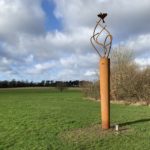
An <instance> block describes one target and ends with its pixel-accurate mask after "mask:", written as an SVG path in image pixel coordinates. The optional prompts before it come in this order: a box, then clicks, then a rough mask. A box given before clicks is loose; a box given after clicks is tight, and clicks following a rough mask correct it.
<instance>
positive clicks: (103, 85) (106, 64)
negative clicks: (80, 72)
mask: <svg viewBox="0 0 150 150" xmlns="http://www.w3.org/2000/svg"><path fill="white" fill-rule="evenodd" d="M109 93H110V59H109V58H101V59H100V95H101V121H102V128H103V129H108V128H109V127H110V94H109Z"/></svg>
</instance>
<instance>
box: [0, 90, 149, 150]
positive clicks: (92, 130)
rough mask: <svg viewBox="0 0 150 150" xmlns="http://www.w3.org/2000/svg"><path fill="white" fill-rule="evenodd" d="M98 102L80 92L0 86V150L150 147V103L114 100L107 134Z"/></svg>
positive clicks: (144, 149) (143, 149) (146, 149)
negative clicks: (115, 126) (116, 128)
mask: <svg viewBox="0 0 150 150" xmlns="http://www.w3.org/2000/svg"><path fill="white" fill-rule="evenodd" d="M99 112H100V110H99V103H98V102H94V101H90V100H85V99H83V98H82V94H81V93H80V92H79V91H74V90H68V91H66V92H62V93H60V92H57V91H55V90H52V89H48V88H47V89H40V88H39V89H8V90H7V89H6V90H0V150H7V149H8V150H55V149H58V150H67V149H68V150H74V149H77V150H78V149H79V150H80V149H82V150H88V149H90V150H94V149H97V150H149V149H150V107H147V106H125V105H119V104H112V105H111V124H116V123H117V124H118V123H119V124H122V127H121V128H122V129H123V130H124V131H121V132H119V133H116V132H115V131H113V130H112V131H109V132H108V133H107V132H105V133H103V132H102V131H101V130H99V129H100V128H99V127H98V124H100V116H99Z"/></svg>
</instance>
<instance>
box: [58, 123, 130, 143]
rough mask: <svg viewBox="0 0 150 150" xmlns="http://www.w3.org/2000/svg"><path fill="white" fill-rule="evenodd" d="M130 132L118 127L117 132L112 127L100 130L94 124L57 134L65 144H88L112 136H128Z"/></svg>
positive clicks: (98, 126)
mask: <svg viewBox="0 0 150 150" xmlns="http://www.w3.org/2000/svg"><path fill="white" fill-rule="evenodd" d="M131 131H133V130H132V129H130V128H126V127H120V128H119V131H115V127H114V126H112V127H111V128H110V129H108V130H102V129H101V125H100V124H96V125H91V126H89V127H86V128H79V129H74V130H70V131H65V132H63V133H60V134H59V138H60V139H61V140H63V141H66V142H79V141H80V142H88V141H92V140H95V139H98V138H100V139H103V138H106V137H108V136H113V135H114V136H116V135H120V134H129V133H130V132H131Z"/></svg>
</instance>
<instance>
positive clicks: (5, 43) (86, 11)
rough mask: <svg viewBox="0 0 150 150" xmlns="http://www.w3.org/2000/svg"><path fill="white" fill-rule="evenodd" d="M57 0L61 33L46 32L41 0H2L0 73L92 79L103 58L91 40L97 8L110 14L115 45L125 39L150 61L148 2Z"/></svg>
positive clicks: (17, 75) (109, 24)
mask: <svg viewBox="0 0 150 150" xmlns="http://www.w3.org/2000/svg"><path fill="white" fill-rule="evenodd" d="M50 1H51V0H50ZM53 1H54V2H55V5H56V8H55V12H54V14H55V16H56V17H57V18H58V20H60V21H62V26H63V29H62V30H59V31H58V30H54V31H45V29H44V25H45V17H46V15H45V14H44V10H43V9H42V7H41V2H42V0H0V7H1V9H0V55H1V60H0V73H1V74H2V72H3V74H5V75H6V77H8V76H9V78H10V75H11V74H12V73H14V74H15V73H16V74H15V75H14V76H13V77H18V78H19V77H20V78H26V77H27V78H29V79H33V80H34V77H36V79H37V80H38V79H39V80H40V79H44V78H52V79H56V80H57V79H63V80H65V79H67V80H69V79H92V75H93V76H94V72H95V70H96V69H97V68H98V61H99V58H98V56H97V54H96V53H95V52H94V49H93V47H92V46H91V44H90V41H89V39H90V37H91V35H92V31H93V28H94V25H95V23H96V20H97V19H98V18H97V16H96V15H97V14H98V13H99V11H102V12H108V17H107V18H106V22H107V25H108V29H109V30H110V31H111V33H112V34H113V40H114V44H115V45H118V44H119V43H120V42H121V41H122V43H124V45H126V46H129V47H130V48H132V49H135V51H136V56H137V58H139V57H140V58H141V59H140V61H139V60H138V59H136V60H135V61H136V62H137V63H138V62H142V63H141V64H143V65H144V64H147V63H149V58H150V46H149V44H148V43H150V26H149V24H150V19H148V18H149V14H150V1H149V0H143V1H139V0H133V1H130V0H122V1H120V0H113V1H112V0H95V1H92V0H87V1H85V0H70V1H68V0H61V1H60V0H53ZM144 58H146V59H147V60H148V61H147V62H145V61H144V60H145V59H144ZM142 59H143V60H142ZM10 62H11V63H10ZM45 72H47V73H45ZM22 73H24V75H23V74H22ZM5 75H4V76H5ZM7 75H8V76H7ZM49 76H50V77H49Z"/></svg>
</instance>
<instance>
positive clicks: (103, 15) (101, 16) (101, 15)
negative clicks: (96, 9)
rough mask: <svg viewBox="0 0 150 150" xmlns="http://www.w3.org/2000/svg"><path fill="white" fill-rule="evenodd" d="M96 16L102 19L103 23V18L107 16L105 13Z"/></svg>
mask: <svg viewBox="0 0 150 150" xmlns="http://www.w3.org/2000/svg"><path fill="white" fill-rule="evenodd" d="M97 16H98V17H99V18H101V19H102V20H103V23H105V20H104V18H105V17H106V16H107V13H100V14H98V15H97Z"/></svg>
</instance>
